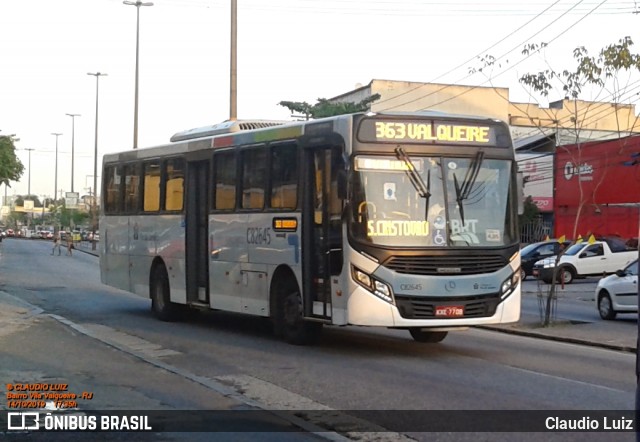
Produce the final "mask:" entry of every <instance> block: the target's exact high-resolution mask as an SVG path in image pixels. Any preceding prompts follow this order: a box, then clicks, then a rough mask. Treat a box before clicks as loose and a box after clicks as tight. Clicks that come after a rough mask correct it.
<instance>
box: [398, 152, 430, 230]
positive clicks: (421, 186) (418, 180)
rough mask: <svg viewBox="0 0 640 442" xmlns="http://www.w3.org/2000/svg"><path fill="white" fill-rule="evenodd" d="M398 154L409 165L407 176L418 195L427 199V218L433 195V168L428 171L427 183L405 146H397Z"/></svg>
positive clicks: (425, 217)
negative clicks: (430, 199)
mask: <svg viewBox="0 0 640 442" xmlns="http://www.w3.org/2000/svg"><path fill="white" fill-rule="evenodd" d="M396 156H397V157H398V159H400V160H402V161H403V162H404V164H405V165H406V166H407V170H406V172H407V176H408V177H409V181H411V184H413V187H415V189H416V191H417V192H418V195H420V197H421V198H424V199H425V200H426V201H425V212H424V219H427V213H428V211H429V198H430V197H431V190H430V189H431V169H429V170H428V171H427V182H426V183H425V182H424V180H423V179H422V177H421V176H420V174H419V173H418V172H417V171H416V166H415V165H414V164H413V161H411V158H409V156H408V155H407V153H406V152H405V151H404V149H403V148H401V147H396Z"/></svg>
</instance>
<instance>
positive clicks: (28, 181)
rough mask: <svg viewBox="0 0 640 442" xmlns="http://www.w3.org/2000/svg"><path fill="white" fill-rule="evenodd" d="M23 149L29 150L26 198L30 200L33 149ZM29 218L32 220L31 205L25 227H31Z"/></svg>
mask: <svg viewBox="0 0 640 442" xmlns="http://www.w3.org/2000/svg"><path fill="white" fill-rule="evenodd" d="M25 150H26V151H27V152H29V175H28V179H27V199H29V201H31V151H33V150H35V149H33V148H31V149H25ZM25 201H26V200H25ZM22 206H23V207H24V202H23V203H22ZM30 218H31V220H33V206H32V207H31V217H27V227H31V223H30V222H29V220H30Z"/></svg>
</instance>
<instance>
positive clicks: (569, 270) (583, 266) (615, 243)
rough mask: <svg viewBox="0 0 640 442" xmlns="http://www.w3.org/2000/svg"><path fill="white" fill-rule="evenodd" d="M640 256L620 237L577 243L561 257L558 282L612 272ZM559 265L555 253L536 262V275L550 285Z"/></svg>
mask: <svg viewBox="0 0 640 442" xmlns="http://www.w3.org/2000/svg"><path fill="white" fill-rule="evenodd" d="M637 256H638V252H637V251H635V250H631V249H628V248H627V247H626V246H625V244H624V243H623V242H621V241H620V240H617V239H605V240H603V241H595V242H592V243H588V242H582V243H578V244H574V245H572V246H571V247H569V248H568V249H567V250H566V252H564V254H563V255H562V256H561V257H560V261H559V262H558V266H559V269H558V272H557V278H558V282H562V283H564V284H571V283H572V282H573V280H574V279H576V278H584V277H587V276H600V275H609V274H611V273H614V272H616V270H617V269H621V268H623V267H625V266H626V265H628V264H629V263H630V262H631V261H633V260H634V259H635V258H636V257H637ZM555 266H556V257H555V256H551V257H549V258H545V259H542V260H540V261H537V262H536V263H535V264H534V265H533V274H534V276H536V277H537V278H539V279H542V280H543V281H544V282H545V283H547V284H550V283H551V280H552V279H553V272H554V268H555Z"/></svg>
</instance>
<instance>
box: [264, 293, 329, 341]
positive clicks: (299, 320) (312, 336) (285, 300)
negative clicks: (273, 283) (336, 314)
mask: <svg viewBox="0 0 640 442" xmlns="http://www.w3.org/2000/svg"><path fill="white" fill-rule="evenodd" d="M277 305H278V307H277V312H276V317H275V329H276V335H278V336H280V337H282V338H283V339H284V340H285V342H288V343H289V344H293V345H309V344H315V343H316V342H317V341H318V339H319V338H320V334H321V333H322V323H319V322H311V321H307V320H305V319H304V315H303V310H302V297H301V296H300V291H299V290H298V289H297V288H296V289H292V288H290V287H289V288H285V289H284V290H282V291H281V292H280V293H279V295H278V304H277Z"/></svg>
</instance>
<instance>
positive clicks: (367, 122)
mask: <svg viewBox="0 0 640 442" xmlns="http://www.w3.org/2000/svg"><path fill="white" fill-rule="evenodd" d="M358 139H359V140H360V141H362V142H392V143H412V144H414V143H419V144H422V143H431V144H459V145H472V146H496V144H497V143H496V127H495V126H487V125H481V124H473V123H467V122H465V123H462V124H461V123H454V122H448V121H438V120H400V119H391V118H389V119H374V118H367V119H364V120H363V121H362V123H361V124H360V128H359V130H358Z"/></svg>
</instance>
